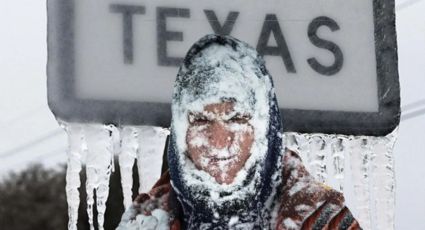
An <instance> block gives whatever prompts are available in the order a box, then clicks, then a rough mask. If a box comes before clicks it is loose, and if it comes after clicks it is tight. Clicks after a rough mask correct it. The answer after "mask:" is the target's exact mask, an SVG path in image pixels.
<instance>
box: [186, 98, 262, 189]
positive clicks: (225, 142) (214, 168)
mask: <svg viewBox="0 0 425 230" xmlns="http://www.w3.org/2000/svg"><path fill="white" fill-rule="evenodd" d="M250 119H251V114H246V113H244V114H243V113H240V112H238V111H236V110H235V108H234V102H230V101H227V102H221V103H214V104H208V105H205V106H204V108H203V111H202V112H195V111H194V112H192V111H189V113H188V122H189V126H188V129H187V132H186V144H187V147H188V149H187V154H188V157H189V158H190V159H191V160H192V162H193V163H194V165H195V167H196V168H197V169H199V170H203V171H205V172H207V173H208V174H210V175H211V176H212V177H213V178H215V180H216V182H217V183H219V184H223V183H225V184H230V183H232V182H233V180H234V178H235V177H236V175H237V173H238V172H239V171H240V170H241V169H242V168H243V166H244V165H245V162H246V161H247V160H248V158H249V156H250V155H251V146H252V144H253V142H254V129H253V127H252V125H251V124H250V123H249V122H250Z"/></svg>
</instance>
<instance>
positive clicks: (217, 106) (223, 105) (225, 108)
mask: <svg viewBox="0 0 425 230" xmlns="http://www.w3.org/2000/svg"><path fill="white" fill-rule="evenodd" d="M234 106H235V104H234V102H230V101H226V102H220V103H212V104H207V105H205V106H204V112H208V113H215V114H228V113H231V112H233V111H234Z"/></svg>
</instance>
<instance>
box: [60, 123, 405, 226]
mask: <svg viewBox="0 0 425 230" xmlns="http://www.w3.org/2000/svg"><path fill="white" fill-rule="evenodd" d="M61 125H62V127H64V129H65V130H66V132H67V134H68V144H69V149H68V167H67V174H66V195H67V201H68V216H69V222H68V229H69V230H76V229H77V221H78V207H79V204H80V194H79V191H78V189H79V187H80V185H81V180H80V172H81V170H82V166H83V165H85V166H86V167H85V168H86V175H87V180H86V192H87V213H88V216H89V224H90V229H91V230H94V224H93V223H94V221H93V218H94V217H93V207H94V205H96V209H97V211H98V215H97V223H98V226H99V227H98V228H99V229H103V223H104V214H105V210H106V200H107V198H108V195H109V179H110V175H111V173H113V168H114V165H113V164H114V160H113V159H114V156H118V160H119V161H118V162H119V165H120V173H121V185H122V189H123V196H124V202H123V205H124V207H125V208H126V209H127V208H128V207H129V206H130V205H131V203H132V200H131V199H132V198H131V197H132V196H131V195H132V192H131V189H132V187H133V174H132V169H133V165H134V163H135V162H136V161H137V166H138V173H139V179H140V187H139V192H147V191H148V190H149V188H150V187H151V186H152V185H153V184H154V183H155V181H156V180H157V179H158V178H159V177H160V173H161V167H162V155H163V151H164V146H165V140H166V138H167V135H168V134H169V131H168V130H167V129H163V128H159V127H149V126H125V127H116V126H113V125H101V124H75V123H73V124H69V123H68V124H66V123H61ZM396 134H397V130H396V131H394V132H393V133H391V134H389V135H388V136H385V137H366V136H343V135H325V134H299V133H286V138H285V139H286V146H287V147H288V148H289V149H291V150H293V151H296V152H297V153H298V154H299V155H300V156H301V158H302V160H303V162H304V165H305V166H306V167H307V169H308V170H309V172H310V173H311V174H312V175H313V176H314V177H315V178H316V179H317V180H318V181H321V182H323V183H325V184H327V185H329V186H331V187H333V188H334V189H337V190H339V191H341V192H343V193H344V196H345V197H346V202H347V205H348V206H349V208H350V210H351V211H352V212H353V215H354V216H355V217H356V219H357V220H359V222H360V224H361V226H362V228H363V229H365V230H368V229H371V230H380V229H386V230H391V229H394V204H395V175H394V162H393V155H392V153H393V152H392V150H393V147H394V143H395V140H396ZM94 193H96V200H95V199H94Z"/></svg>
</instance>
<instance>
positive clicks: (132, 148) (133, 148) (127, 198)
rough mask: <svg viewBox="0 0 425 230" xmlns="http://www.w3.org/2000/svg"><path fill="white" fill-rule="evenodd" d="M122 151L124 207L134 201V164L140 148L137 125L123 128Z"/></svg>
mask: <svg viewBox="0 0 425 230" xmlns="http://www.w3.org/2000/svg"><path fill="white" fill-rule="evenodd" d="M121 133H122V134H121V136H122V140H121V153H120V155H119V164H120V173H121V185H122V190H123V196H124V201H123V202H124V207H125V209H126V210H127V208H129V207H130V205H131V203H132V190H131V189H132V187H133V165H134V162H135V159H136V157H137V151H138V149H139V130H138V129H137V128H135V127H131V126H128V127H124V128H122V130H121Z"/></svg>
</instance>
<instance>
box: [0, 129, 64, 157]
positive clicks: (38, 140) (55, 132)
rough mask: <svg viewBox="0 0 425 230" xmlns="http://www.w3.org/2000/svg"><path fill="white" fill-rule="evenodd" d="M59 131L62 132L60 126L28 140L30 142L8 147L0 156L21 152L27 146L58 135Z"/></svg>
mask: <svg viewBox="0 0 425 230" xmlns="http://www.w3.org/2000/svg"><path fill="white" fill-rule="evenodd" d="M61 133H62V130H61V128H57V129H55V130H53V131H51V132H49V133H48V134H46V135H44V136H41V137H39V138H37V139H35V140H32V141H30V142H28V143H26V144H23V145H21V146H18V147H15V148H13V149H10V150H7V151H5V152H2V153H0V158H5V157H9V156H11V155H13V154H15V153H17V152H21V151H23V150H25V149H28V148H30V147H32V146H34V145H37V144H38V143H41V142H43V141H45V140H47V139H50V138H52V137H54V136H57V135H59V134H61Z"/></svg>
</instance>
